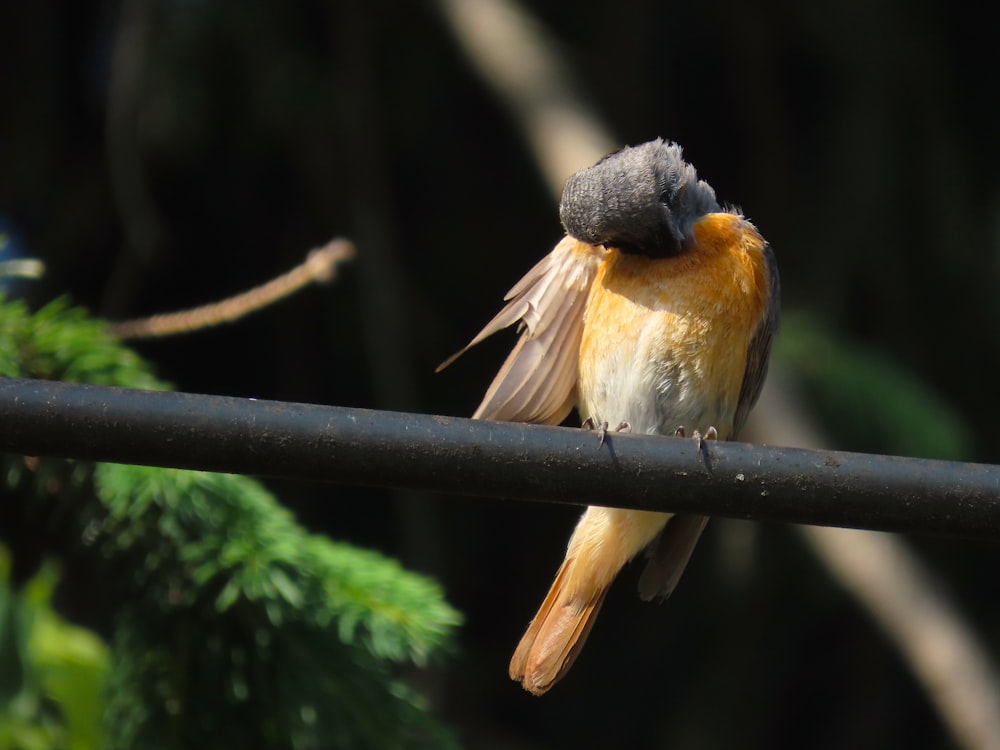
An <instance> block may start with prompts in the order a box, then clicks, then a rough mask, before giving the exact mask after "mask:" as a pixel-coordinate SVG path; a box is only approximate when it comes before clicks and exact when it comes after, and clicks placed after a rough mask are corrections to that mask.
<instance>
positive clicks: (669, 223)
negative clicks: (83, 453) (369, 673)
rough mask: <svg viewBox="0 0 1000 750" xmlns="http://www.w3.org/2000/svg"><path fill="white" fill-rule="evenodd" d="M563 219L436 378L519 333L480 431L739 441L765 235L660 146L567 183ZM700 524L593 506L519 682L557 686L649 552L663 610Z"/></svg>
mask: <svg viewBox="0 0 1000 750" xmlns="http://www.w3.org/2000/svg"><path fill="white" fill-rule="evenodd" d="M559 216H560V218H561V220H562V224H563V227H564V228H565V230H566V236H565V237H564V238H563V239H562V240H561V241H560V242H559V243H558V244H557V245H556V246H555V248H554V249H553V250H552V252H551V253H549V254H548V255H547V256H545V257H544V258H543V259H542V260H541V261H540V262H539V263H538V264H537V265H536V266H535V267H534V268H532V269H531V270H530V271H529V272H528V273H527V275H525V276H524V278H523V279H521V280H520V281H519V282H518V283H517V284H516V285H515V286H514V287H513V288H512V289H511V290H510V292H508V294H507V296H506V298H505V299H506V301H507V305H506V306H505V307H504V308H503V309H502V310H501V311H500V312H499V314H497V316H496V317H495V318H493V320H491V321H490V322H489V324H488V325H487V326H486V327H485V328H484V329H483V330H482V331H481V332H480V333H479V334H478V335H477V336H476V337H475V338H474V339H473V340H472V341H471V342H470V343H469V344H468V346H466V347H465V348H464V349H462V350H461V351H459V352H458V353H457V354H455V355H454V356H453V357H451V358H450V359H449V360H447V361H446V362H445V363H443V364H442V365H441V367H440V368H438V369H439V370H440V369H443V368H444V367H446V366H447V365H448V364H450V363H451V362H452V361H454V359H455V358H457V357H458V356H459V355H461V354H462V353H464V352H465V351H466V350H468V349H469V347H471V346H474V345H475V344H477V343H479V342H480V341H482V340H483V339H485V338H486V337H488V336H490V335H492V334H494V333H496V332H497V331H499V330H501V329H503V328H506V327H507V326H510V325H513V324H514V323H518V324H519V330H520V338H519V339H518V341H517V344H516V345H515V346H514V349H513V351H511V353H510V355H509V356H508V357H507V360H506V361H505V362H504V364H503V366H502V367H501V368H500V372H499V373H498V374H497V376H496V378H495V379H494V380H493V383H492V384H491V385H490V387H489V389H488V390H487V392H486V396H485V397H484V398H483V401H482V403H481V404H480V405H479V408H478V409H477V410H476V412H475V414H474V415H473V417H474V418H476V419H489V420H500V421H510V422H531V423H536V424H549V425H556V424H559V423H560V422H562V421H563V420H564V419H565V418H566V417H567V416H568V415H569V413H570V411H571V410H572V408H573V407H574V406H575V407H576V408H577V410H578V412H579V414H580V417H581V419H582V420H584V422H585V424H587V425H590V426H594V427H596V428H597V429H598V430H599V431H600V434H601V442H602V443H603V439H604V435H605V432H606V430H607V429H608V426H609V425H612V426H613V427H612V429H615V428H618V429H623V428H628V429H629V430H630V431H631V432H633V433H638V434H651V435H667V436H675V435H685V434H688V433H689V434H690V435H691V436H694V437H696V438H697V439H698V440H699V441H700V440H702V438H703V436H704V437H717V438H719V439H723V440H726V439H734V438H735V437H736V436H737V435H738V433H739V430H740V428H741V427H742V426H743V423H744V422H745V421H746V418H747V414H748V412H749V411H750V408H751V407H752V406H753V404H754V403H755V402H756V400H757V397H758V396H759V395H760V390H761V386H762V385H763V382H764V377H765V374H766V372H767V364H768V358H769V355H770V349H771V340H772V337H773V336H774V334H775V332H776V330H777V325H778V311H779V303H778V272H777V267H776V265H775V260H774V254H773V253H772V251H771V248H770V247H769V246H768V244H767V243H766V242H765V241H764V239H763V238H762V237H761V235H760V233H759V232H758V231H757V230H756V228H754V226H753V225H752V224H751V223H750V222H749V221H748V220H747V219H745V218H744V217H743V216H742V215H740V213H739V211H737V210H735V209H724V208H723V207H722V206H720V204H719V203H718V201H717V200H716V197H715V191H714V190H713V189H712V188H711V187H710V186H709V185H708V183H706V182H704V181H702V180H699V179H698V176H697V173H696V172H695V169H694V167H693V166H691V165H690V164H688V163H686V162H685V161H684V160H683V158H682V152H681V148H680V146H678V145H677V144H675V143H671V142H667V141H664V140H661V139H657V140H654V141H650V142H648V143H644V144H642V145H639V146H635V147H626V148H623V149H622V150H620V151H617V152H615V153H613V154H611V155H609V156H607V157H605V158H604V159H602V160H601V161H599V162H598V163H597V164H595V165H594V166H592V167H590V168H588V169H584V170H582V171H580V172H577V173H576V174H574V175H573V176H572V177H570V178H569V180H568V181H567V182H566V186H565V188H564V190H563V195H562V202H561V205H560V207H559ZM664 491H669V488H664ZM707 520H708V519H707V518H706V517H704V516H695V515H681V514H676V515H674V514H669V513H657V512H650V511H639V510H624V509H619V508H606V507H599V506H592V507H588V508H587V509H586V511H584V513H583V516H582V517H581V518H580V521H579V522H578V524H577V526H576V529H575V530H574V532H573V535H572V537H571V538H570V541H569V545H568V547H567V550H566V556H565V559H564V561H563V563H562V566H561V567H560V568H559V571H558V572H557V573H556V577H555V581H554V582H553V583H552V586H551V588H550V589H549V592H548V595H547V596H546V597H545V599H544V601H543V602H542V605H541V607H540V609H539V610H538V613H537V614H536V615H535V617H534V619H533V620H532V621H531V623H530V624H529V625H528V628H527V631H526V632H525V634H524V637H523V638H522V639H521V642H520V644H519V645H518V646H517V649H516V650H515V652H514V656H513V658H512V659H511V662H510V676H511V677H512V678H513V679H514V680H516V681H518V682H520V683H521V685H522V686H523V687H524V688H525V689H526V690H528V691H530V692H532V693H534V694H536V695H541V694H543V693H545V692H546V691H548V690H549V689H550V688H551V687H552V686H553V685H554V684H555V683H556V682H557V681H559V680H560V679H561V678H562V677H563V676H564V675H565V674H566V672H567V670H569V668H570V667H571V666H572V664H573V662H574V661H575V660H576V657H577V656H578V654H579V653H580V649H581V647H582V646H583V643H584V641H585V640H586V638H587V636H588V634H589V633H590V629H591V627H592V626H593V624H594V619H595V617H596V616H597V613H598V612H599V610H600V608H601V604H602V603H603V601H604V597H605V595H606V594H607V591H608V588H609V587H610V585H611V583H612V581H613V580H614V578H615V577H616V576H617V574H618V572H619V570H621V568H622V567H623V566H624V565H625V563H626V562H628V561H629V560H630V559H632V558H633V557H634V556H635V555H636V554H638V553H639V552H641V551H643V550H647V554H648V559H647V562H646V566H645V569H644V571H643V572H642V574H641V576H640V578H639V594H640V596H641V597H642V598H643V599H646V600H650V599H653V598H656V597H660V598H666V597H668V596H670V594H671V593H672V592H673V590H674V587H675V586H676V585H677V582H678V580H679V579H680V576H681V574H682V573H683V571H684V568H685V566H686V565H687V563H688V560H689V558H690V557H691V553H692V551H693V550H694V546H695V544H696V543H697V541H698V538H699V537H700V535H701V532H702V530H703V529H704V527H705V524H706V522H707Z"/></svg>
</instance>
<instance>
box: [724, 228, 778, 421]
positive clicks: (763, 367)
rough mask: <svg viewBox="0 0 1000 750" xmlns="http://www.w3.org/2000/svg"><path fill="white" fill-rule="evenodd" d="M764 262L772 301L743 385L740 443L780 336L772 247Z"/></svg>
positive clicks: (767, 249)
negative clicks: (776, 341)
mask: <svg viewBox="0 0 1000 750" xmlns="http://www.w3.org/2000/svg"><path fill="white" fill-rule="evenodd" d="M763 253H764V261H765V263H766V265H767V273H768V298H767V304H766V305H765V307H764V314H763V315H762V316H761V319H760V323H758V325H757V330H756V331H755V332H754V335H753V338H752V339H750V346H749V348H748V349H747V366H746V369H745V370H744V371H743V385H742V386H741V387H740V398H739V401H737V403H736V415H735V417H734V419H733V435H732V438H731V439H734V440H735V439H736V436H737V435H738V434H739V431H740V429H741V428H742V427H743V423H744V422H746V421H747V416H749V414H750V409H752V408H753V405H754V404H755V403H757V398H758V397H759V396H760V391H761V388H763V387H764V377H765V376H766V375H767V362H768V360H769V359H770V357H771V342H772V341H773V340H774V336H775V334H776V333H777V332H778V322H779V319H780V317H781V304H780V299H781V285H780V281H779V278H778V264H777V262H776V261H775V259H774V251H773V250H771V246H770V245H765V246H764V248H763Z"/></svg>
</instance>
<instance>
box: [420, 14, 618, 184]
mask: <svg viewBox="0 0 1000 750" xmlns="http://www.w3.org/2000/svg"><path fill="white" fill-rule="evenodd" d="M437 7H438V10H439V11H440V12H441V16H442V17H443V19H444V20H445V22H446V23H447V25H448V27H449V28H450V29H451V32H452V34H454V36H455V39H456V40H457V41H458V43H459V44H460V45H461V47H462V50H463V51H464V52H465V54H466V56H467V57H468V58H469V62H471V63H472V65H473V67H474V68H475V69H476V70H477V71H478V73H479V75H480V76H482V78H483V81H484V82H485V83H486V84H487V85H489V86H490V87H491V88H492V89H493V90H494V91H495V92H496V94H497V96H498V97H499V98H500V99H501V100H502V101H503V102H504V104H505V105H506V106H507V108H508V109H509V110H510V112H511V115H512V116H513V118H514V121H515V124H516V125H518V126H519V127H520V128H521V130H522V132H523V133H524V135H525V137H526V138H527V140H528V143H529V144H530V146H531V150H532V153H533V154H534V156H535V159H536V161H537V162H538V164H539V166H540V167H541V170H542V173H543V174H544V176H545V180H546V182H547V183H548V185H549V189H550V190H551V192H552V194H553V195H554V196H555V198H556V200H558V199H559V197H560V195H561V194H562V186H563V182H565V181H566V178H567V177H569V176H570V175H571V174H572V173H573V172H576V171H577V170H578V169H581V168H583V167H586V166H588V165H590V164H593V163H594V162H595V161H597V160H598V159H599V158H600V157H602V156H604V155H605V154H608V153H610V152H611V151H614V150H615V149H616V148H618V144H617V141H616V140H615V139H614V138H613V137H612V136H611V133H610V131H609V129H608V128H607V127H605V125H604V124H603V123H602V122H601V121H600V118H599V117H598V116H597V114H596V113H594V112H592V111H591V110H590V109H589V108H588V107H586V106H585V105H584V104H583V103H582V98H581V96H580V95H579V94H578V93H577V91H576V88H577V87H576V84H575V82H574V80H573V76H572V74H571V72H570V70H569V68H568V67H567V66H566V65H564V64H563V61H562V60H561V59H560V58H559V56H558V54H557V53H556V50H557V49H558V45H557V43H556V42H555V40H553V39H552V37H551V36H550V35H549V34H548V33H547V32H546V30H545V29H544V28H543V27H542V26H541V25H540V24H538V23H537V22H536V21H535V19H534V18H532V17H531V15H530V14H529V13H528V12H527V11H525V10H524V9H523V8H521V7H520V6H519V5H518V4H517V3H515V2H510V1H509V0H438V2H437Z"/></svg>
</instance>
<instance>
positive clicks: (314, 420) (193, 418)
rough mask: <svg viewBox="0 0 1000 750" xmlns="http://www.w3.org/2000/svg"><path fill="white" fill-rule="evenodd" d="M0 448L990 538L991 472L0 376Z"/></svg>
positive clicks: (994, 503) (995, 500)
mask: <svg viewBox="0 0 1000 750" xmlns="http://www.w3.org/2000/svg"><path fill="white" fill-rule="evenodd" d="M0 451H6V452H15V453H23V454H27V455H41V456H56V457H65V458H78V459H89V460H95V461H111V462H117V463H135V464H145V465H149V466H173V467H180V468H190V469H203V470H207V471H221V472H230V473H238V474H256V475H261V476H274V477H291V478H300V479H310V480H319V481H328V482H335V483H340V484H357V485H367V486H374V487H396V488H400V487H406V488H414V489H424V490H433V491H436V492H447V493H457V494H463V495H477V496H483V497H498V498H500V497H502V498H510V499H517V500H541V501H548V502H563V503H575V504H597V505H612V506H618V507H626V508H640V509H644V510H663V511H672V512H688V513H700V514H704V515H717V516H728V517H732V518H752V519H759V520H769V521H785V522H794V523H809V524H818V525H828V526H847V527H856V528H868V529H880V530H886V531H920V532H931V533H941V534H957V535H963V536H972V537H982V538H991V539H1000V467H997V466H988V465H983V464H969V463H957V462H950V461H929V460H923V459H913V458H895V457H889V456H875V455H865V454H858V453H843V452H833V451H807V450H800V449H794V448H775V447H771V446H761V445H748V444H743V443H724V442H716V441H708V442H706V443H705V444H704V449H703V450H701V451H699V449H698V445H697V443H696V442H695V441H694V440H693V439H691V438H663V437H645V436H636V435H627V434H610V435H609V436H608V438H607V439H606V441H605V443H604V445H603V446H601V447H599V445H598V438H597V435H596V434H595V433H593V432H587V431H584V430H579V429H568V428H559V427H540V426H533V425H519V424H508V423H498V422H479V421H473V420H469V419H459V418H451V417H438V416H427V415H421V414H401V413H396V412H380V411H371V410H368V409H349V408H342V407H332V406H312V405H306V404H295V403H283V402H276V401H257V400H253V399H245V398H230V397H220V396H201V395H193V394H188V393H167V392H150V391H138V390H129V389H122V388H105V387H98V386H87V385H73V384H67V383H57V382H49V381H38V380H21V379H0Z"/></svg>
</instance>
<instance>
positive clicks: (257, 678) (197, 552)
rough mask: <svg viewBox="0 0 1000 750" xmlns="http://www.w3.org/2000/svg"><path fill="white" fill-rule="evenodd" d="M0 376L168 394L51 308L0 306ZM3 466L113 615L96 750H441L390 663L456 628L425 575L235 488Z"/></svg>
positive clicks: (32, 462)
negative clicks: (100, 745)
mask: <svg viewBox="0 0 1000 750" xmlns="http://www.w3.org/2000/svg"><path fill="white" fill-rule="evenodd" d="M0 376H15V377H16V376H20V377H44V378H57V379H62V380H71V381H76V382H88V383H98V384H103V385H115V386H127V387H138V388H147V389H163V388H165V387H166V386H165V385H164V384H163V383H161V382H159V381H157V380H156V379H155V378H154V377H153V375H152V374H151V373H150V370H149V367H148V366H147V365H146V364H145V363H144V362H143V361H142V360H141V359H140V358H139V357H138V356H136V355H135V354H134V353H133V352H131V351H130V350H128V349H126V348H124V347H122V346H121V345H120V344H119V343H118V342H116V341H115V340H114V339H113V338H111V337H110V336H108V335H107V334H106V333H105V331H104V329H103V326H102V324H101V323H100V322H99V321H95V320H92V319H90V318H89V317H88V316H87V315H86V313H85V312H83V311H81V310H78V309H73V308H70V307H69V306H68V305H67V304H66V303H65V302H61V301H57V302H55V303H52V304H50V305H47V306H46V307H44V308H43V309H41V310H39V311H38V312H37V313H35V314H31V313H29V311H28V310H27V309H26V307H25V306H24V305H23V304H21V303H18V302H6V303H5V302H3V301H2V299H0ZM0 460H2V466H0V469H2V475H0V476H2V477H3V486H4V489H5V491H6V492H7V493H9V494H10V495H11V499H9V500H6V501H5V502H14V503H15V507H18V508H20V509H21V510H22V514H21V516H20V520H22V521H23V522H24V524H25V528H28V529H31V530H32V532H33V533H39V532H40V530H41V533H42V534H43V536H44V540H45V544H46V545H47V549H46V551H47V553H48V554H50V555H52V556H55V557H58V558H61V559H63V560H65V561H66V562H67V565H71V566H72V570H73V574H74V580H78V579H85V580H87V581H89V582H90V584H91V586H92V589H88V595H89V596H91V597H92V598H93V600H94V601H96V602H99V603H100V605H101V606H102V608H105V609H107V610H109V611H111V612H113V616H112V617H110V618H109V622H110V625H109V632H110V644H111V651H110V661H109V667H108V673H107V689H106V692H105V693H104V700H103V701H102V710H101V711H98V710H97V708H96V707H95V708H94V711H93V712H92V713H91V715H95V714H97V713H103V723H102V727H103V731H104V732H105V740H106V742H107V745H108V746H110V747H144V748H145V747H148V748H174V747H185V748H187V747H217V746H234V747H289V748H312V747H323V748H326V747H334V748H341V747H342V748H355V747H357V748H440V747H449V746H452V745H453V744H454V740H453V738H452V737H451V735H450V733H449V732H448V730H447V729H446V728H445V727H444V726H443V725H441V724H440V723H439V722H438V721H437V720H436V719H435V718H434V717H433V715H432V714H431V713H430V711H429V709H428V706H427V705H426V703H425V701H424V700H423V698H422V697H421V696H420V695H419V694H418V693H417V692H416V691H415V690H413V689H412V688H411V687H410V686H409V685H408V684H407V683H406V682H405V680H403V679H401V678H400V677H399V676H398V675H397V674H396V673H395V669H396V668H395V667H394V665H402V664H413V665H416V666H421V667H423V666H426V665H428V663H430V662H431V661H432V660H433V658H434V657H435V656H436V655H438V654H440V653H442V652H444V651H445V650H447V647H448V638H449V634H450V632H451V630H452V629H453V628H454V627H455V626H456V625H457V624H458V623H459V622H460V616H459V614H458V613H457V612H456V611H455V610H453V609H452V608H451V607H450V606H449V605H448V604H447V603H446V602H445V600H444V598H443V595H442V592H441V589H440V587H439V586H438V585H437V584H436V583H435V582H434V581H431V580H429V579H427V578H424V577H422V576H418V575H415V574H412V573H409V572H407V571H405V570H403V569H402V568H401V567H400V566H399V565H398V564H397V563H396V562H395V561H393V560H390V559H387V558H385V557H383V556H382V555H379V554H377V553H375V552H370V551H366V550H360V549H357V548H354V547H351V546H350V545H347V544H340V543H335V542H332V541H330V540H329V539H327V538H325V537H321V536H316V535H310V534H308V533H306V532H305V530H304V529H302V528H301V527H300V526H299V525H298V524H296V522H295V521H294V519H293V518H292V517H291V515H290V514H289V513H288V512H287V511H286V510H285V509H284V508H282V507H281V506H280V504H279V503H278V502H277V501H276V500H275V498H274V497H273V496H272V495H271V494H270V493H269V492H268V491H267V490H266V489H265V488H264V487H263V486H262V485H260V484H259V483H258V482H255V481H253V480H251V479H248V478H245V477H239V476H231V475H223V474H207V473H201V472H191V471H180V470H164V469H152V468H147V467H137V466H122V465H115V464H98V465H96V466H95V465H91V464H83V463H74V462H66V461H54V460H47V459H42V460H39V459H25V458H23V457H19V456H0ZM20 531H21V533H20V534H18V531H17V530H15V529H4V528H3V527H2V526H0V537H8V543H9V544H10V545H11V547H12V548H13V549H14V553H15V555H21V557H22V558H24V557H30V555H31V554H33V553H36V552H37V550H33V549H30V548H28V545H26V544H24V543H19V542H18V539H23V538H25V537H30V536H31V534H25V533H24V529H21V530H20ZM8 535H9V536H8ZM15 536H17V539H15V538H14V537H15ZM2 642H3V641H2V639H0V647H2ZM39 653H41V652H39ZM14 663H20V664H29V663H33V662H32V661H31V660H25V659H23V658H21V659H20V660H19V661H18V660H15V659H10V658H8V655H7V654H6V653H5V652H0V675H2V674H7V675H8V677H9V676H10V675H13V674H14V672H8V667H9V665H11V664H14ZM57 673H58V674H62V675H63V677H62V682H61V683H60V684H62V685H64V687H65V690H63V691H62V692H56V693H53V694H52V700H55V701H57V702H58V705H59V706H60V711H61V716H62V718H63V719H64V720H65V722H64V724H60V723H59V722H56V723H55V729H56V730H59V731H62V729H61V728H60V727H63V726H75V724H74V723H73V722H75V721H76V718H74V717H76V713H75V712H74V711H73V710H72V709H71V708H70V704H68V703H66V704H64V702H63V701H64V700H69V699H71V698H72V699H75V700H83V698H82V697H80V696H75V694H74V692H73V690H74V688H77V689H82V690H84V691H85V692H87V688H85V687H84V685H83V683H81V682H79V681H76V682H74V681H73V679H72V678H71V675H70V674H69V673H68V672H67V671H65V670H64V671H62V672H59V671H58V670H56V671H54V672H53V674H57ZM0 681H2V680H0ZM88 694H89V696H90V697H91V699H92V700H96V699H95V698H94V696H95V695H96V692H95V691H93V690H92V689H90V690H89V693H88ZM67 696H68V697H67ZM71 719H72V720H73V721H70V720H71ZM28 726H29V727H34V728H35V729H37V730H38V731H42V729H43V728H44V725H43V724H42V723H40V722H39V723H36V724H31V723H30V722H29V723H28ZM56 739H58V738H56ZM53 742H55V739H54V740H53ZM21 746H24V747H29V746H30V744H29V743H27V742H25V743H23V744H22V745H21ZM53 746H60V744H59V743H56V744H55V745H53ZM82 746H83V745H81V747H82ZM2 747H3V745H2V744H0V748H2Z"/></svg>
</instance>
